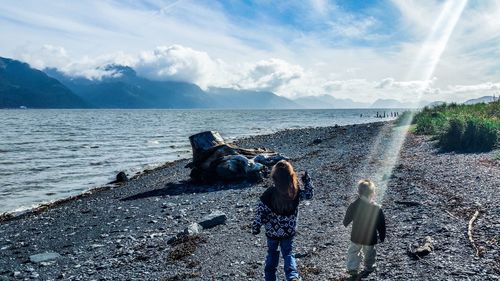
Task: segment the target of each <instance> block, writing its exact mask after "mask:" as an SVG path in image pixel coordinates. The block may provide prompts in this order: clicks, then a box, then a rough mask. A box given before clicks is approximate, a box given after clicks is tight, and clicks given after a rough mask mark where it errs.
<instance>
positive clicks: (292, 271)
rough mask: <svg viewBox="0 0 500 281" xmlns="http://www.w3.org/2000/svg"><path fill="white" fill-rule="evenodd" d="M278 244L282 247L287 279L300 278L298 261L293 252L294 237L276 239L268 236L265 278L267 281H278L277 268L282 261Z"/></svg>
mask: <svg viewBox="0 0 500 281" xmlns="http://www.w3.org/2000/svg"><path fill="white" fill-rule="evenodd" d="M278 246H279V247H280V248H281V254H282V255H283V259H284V260H285V265H284V270H285V277H286V280H287V281H288V280H291V279H292V278H299V273H298V272H297V262H295V256H294V254H293V237H292V238H289V239H285V240H275V239H270V238H267V257H266V267H265V269H264V272H265V280H266V281H276V280H278V277H277V276H276V269H277V268H278V264H279V262H280V252H279V250H278Z"/></svg>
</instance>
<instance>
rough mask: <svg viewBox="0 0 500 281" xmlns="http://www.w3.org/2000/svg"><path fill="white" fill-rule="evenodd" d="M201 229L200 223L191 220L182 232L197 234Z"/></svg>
mask: <svg viewBox="0 0 500 281" xmlns="http://www.w3.org/2000/svg"><path fill="white" fill-rule="evenodd" d="M202 230H203V227H202V226H201V225H200V224H198V223H196V222H193V223H191V224H190V225H189V226H188V227H186V228H185V229H184V231H183V233H184V234H186V235H196V234H199V233H200V232H201V231H202Z"/></svg>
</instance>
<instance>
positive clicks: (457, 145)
mask: <svg viewBox="0 0 500 281" xmlns="http://www.w3.org/2000/svg"><path fill="white" fill-rule="evenodd" d="M499 129H500V128H499V127H498V126H497V125H496V124H495V122H493V121H491V120H488V119H483V118H469V119H468V120H463V119H461V118H453V119H451V120H449V124H448V127H447V128H446V130H445V131H443V132H442V133H441V134H439V146H440V147H441V148H443V149H444V150H446V151H461V152H484V151H490V150H492V149H493V148H494V147H495V145H496V143H497V142H498V132H499Z"/></svg>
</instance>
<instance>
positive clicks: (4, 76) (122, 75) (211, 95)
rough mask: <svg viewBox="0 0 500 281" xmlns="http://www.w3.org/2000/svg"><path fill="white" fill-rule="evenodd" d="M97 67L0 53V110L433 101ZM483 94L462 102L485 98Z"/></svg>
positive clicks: (341, 105) (391, 105)
mask: <svg viewBox="0 0 500 281" xmlns="http://www.w3.org/2000/svg"><path fill="white" fill-rule="evenodd" d="M99 70H104V71H106V72H108V73H113V75H111V76H107V77H102V78H101V79H88V78H84V77H72V76H68V75H66V74H65V73H63V72H61V71H60V70H58V69H55V68H46V69H44V70H43V71H41V70H37V69H34V68H31V67H30V66H29V65H28V64H27V63H24V62H21V61H17V60H13V59H8V58H2V57H0V108H19V107H29V108H185V109H187V108H234V109H243V108H247V109H285V108H311V109H327V108H414V107H423V106H425V105H428V104H432V103H430V102H428V101H423V102H421V103H419V104H405V103H401V102H400V101H397V100H394V99H378V100H376V101H375V102H374V103H371V104H370V103H364V102H356V101H353V100H351V99H339V98H335V97H333V96H331V95H319V96H305V97H299V98H296V99H293V100H292V99H288V98H285V97H282V96H279V95H276V94H274V93H272V92H269V91H257V90H244V89H232V88H215V87H213V88H208V89H206V90H203V89H201V88H200V87H198V86H197V85H195V84H192V83H187V82H179V81H155V80H150V79H147V78H144V77H140V76H138V75H137V73H136V72H135V70H134V69H132V68H131V67H128V66H122V65H115V64H110V65H105V66H103V67H102V68H100V69H99ZM491 100H493V97H490V96H487V97H482V98H479V99H474V100H469V101H467V102H465V103H476V102H489V101H491Z"/></svg>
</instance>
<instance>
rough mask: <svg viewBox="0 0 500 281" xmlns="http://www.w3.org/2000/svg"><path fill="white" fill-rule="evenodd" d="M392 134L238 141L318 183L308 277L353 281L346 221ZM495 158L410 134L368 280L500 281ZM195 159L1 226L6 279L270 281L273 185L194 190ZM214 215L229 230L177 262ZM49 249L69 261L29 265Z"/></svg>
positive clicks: (338, 132)
mask: <svg viewBox="0 0 500 281" xmlns="http://www.w3.org/2000/svg"><path fill="white" fill-rule="evenodd" d="M391 130H392V127H391V124H390V123H388V122H376V123H369V124H361V125H350V126H338V127H319V128H310V129H292V130H283V131H280V132H277V133H273V134H268V135H257V136H252V137H246V138H243V139H238V140H237V141H236V143H237V144H238V145H239V146H241V147H248V148H252V147H266V148H269V149H272V150H275V151H277V152H280V153H283V154H284V155H287V156H289V157H290V158H291V159H292V162H293V165H294V166H295V168H296V170H297V171H303V170H307V171H309V172H310V174H311V176H312V178H313V182H314V185H315V197H314V198H313V199H312V200H310V201H307V202H305V203H304V204H302V205H301V206H300V211H299V212H300V219H299V225H298V234H297V236H296V239H295V244H296V254H297V256H298V257H300V258H298V265H299V271H300V273H301V275H302V278H303V279H304V281H307V280H328V279H334V280H345V279H346V277H347V276H346V274H345V273H344V270H345V269H344V267H345V265H344V263H345V251H346V249H347V246H348V241H349V229H348V228H344V227H343V226H342V225H341V222H342V218H343V213H344V211H345V208H346V207H347V206H348V204H349V203H350V202H351V200H352V199H353V198H355V193H354V192H353V189H352V186H353V184H354V183H355V182H356V181H357V179H358V178H359V177H360V176H363V175H364V176H366V175H369V174H370V173H371V172H372V171H374V170H376V168H377V166H378V165H379V164H380V163H378V162H377V161H376V160H377V159H378V158H377V157H375V158H374V159H375V161H366V156H367V155H368V154H370V153H374V155H378V154H377V153H379V152H378V151H372V148H373V147H374V143H376V142H377V139H379V138H381V139H382V140H383V139H385V138H386V136H388V134H390V133H391ZM318 139H319V140H320V141H316V140H318ZM353 140H355V141H353ZM359 140H363V141H359ZM382 143H384V142H382ZM380 153H383V149H381V151H380ZM494 153H495V151H494V152H491V153H483V154H454V153H437V151H436V149H435V148H434V146H433V142H432V141H430V140H429V138H428V137H422V136H415V135H411V134H410V135H409V136H408V138H407V141H406V142H405V144H404V147H403V149H402V151H401V153H400V160H399V162H398V164H397V165H396V167H395V169H394V173H393V175H392V176H391V177H390V178H389V184H388V189H387V193H386V194H385V196H384V198H383V199H382V202H383V208H384V212H385V213H386V218H387V220H388V238H387V242H386V243H382V244H380V245H379V254H378V257H377V259H378V261H379V270H378V271H377V272H376V273H375V274H374V275H373V276H371V277H369V278H368V279H367V280H415V279H419V278H421V279H426V280H443V279H447V278H448V279H452V280H462V279H467V278H469V279H473V280H485V279H495V278H496V279H498V278H500V275H499V274H500V268H499V266H498V264H496V263H497V262H498V261H497V260H495V257H496V253H498V252H496V251H497V250H496V249H498V241H496V240H494V238H495V235H498V226H496V224H495V222H497V221H498V217H499V216H500V208H499V207H498V206H499V204H498V203H500V198H499V196H498V195H497V194H496V193H495V191H496V189H497V186H498V185H499V184H500V175H498V173H495V171H498V169H499V167H500V166H499V163H498V162H499V161H498V160H491V158H492V156H493V154H494ZM188 161H189V159H183V160H176V161H175V162H170V163H169V164H168V166H162V167H158V168H157V169H155V170H153V171H152V172H148V173H144V174H141V175H140V176H138V177H137V178H135V179H134V180H131V181H129V182H126V183H124V184H123V185H121V186H119V187H116V188H110V189H106V190H101V191H99V192H95V193H92V194H89V195H88V196H85V197H83V198H81V200H71V201H67V202H64V203H62V204H59V205H57V206H54V207H51V208H47V209H45V210H43V211H42V212H40V213H34V214H31V215H25V216H24V217H22V218H19V219H14V220H10V221H4V222H0V268H1V270H0V280H1V278H4V279H5V280H16V279H24V278H32V279H42V280H46V279H64V280H66V279H67V280H91V279H96V280H124V279H136V280H185V279H189V280H207V279H209V280H212V279H216V280H234V279H241V278H244V279H246V280H260V279H261V277H260V276H261V274H262V272H263V267H264V266H263V264H264V259H265V249H266V246H265V245H266V244H265V243H266V241H265V238H264V237H263V235H260V236H252V235H251V234H250V230H249V228H248V227H249V224H250V223H251V220H252V218H253V207H254V204H255V203H256V202H257V200H258V198H259V196H260V194H261V193H262V192H263V190H264V189H265V188H266V187H267V186H268V185H269V184H270V181H269V180H268V179H266V180H265V181H264V182H261V183H248V182H236V183H214V184H211V185H193V184H190V183H189V182H186V180H187V179H188V178H189V170H188V169H185V168H184V165H185V164H186V163H187V162H188ZM402 201H406V202H416V204H415V205H404V204H403V205H402V204H400V203H398V202H402ZM417 203H418V204H417ZM474 203H477V204H478V205H475V204H474ZM479 204H480V206H481V209H480V210H481V213H480V215H479V217H478V219H477V220H476V221H475V223H474V231H473V235H474V238H475V239H476V243H477V245H478V246H479V248H480V249H483V251H484V253H483V254H482V256H479V257H478V256H476V254H475V252H474V250H473V248H472V247H471V246H470V243H469V241H468V240H467V237H466V233H467V223H468V222H469V220H470V218H471V216H472V215H473V214H474V212H475V211H476V210H477V208H478V207H477V206H479ZM214 211H220V212H223V213H225V214H226V215H227V222H226V224H224V225H219V226H216V227H214V228H211V229H208V230H204V231H203V232H201V233H200V234H199V236H198V237H199V239H198V240H196V241H197V242H196V243H195V244H193V245H194V246H193V248H189V251H188V252H187V254H186V255H180V256H179V255H178V254H179V248H178V247H177V246H175V245H170V244H168V243H167V241H168V240H169V239H170V238H171V237H173V236H174V235H175V234H176V233H178V232H180V231H182V230H183V229H184V228H186V227H187V226H188V225H189V224H190V223H192V222H197V221H200V220H201V219H203V217H205V216H206V215H208V214H210V213H212V212H214ZM450 214H451V215H450ZM426 236H431V237H432V238H433V239H434V240H435V249H434V251H433V252H432V253H431V254H429V255H428V256H425V257H422V259H421V260H414V259H412V258H411V257H410V256H408V254H407V253H406V251H407V248H408V245H409V244H413V243H420V241H421V240H422V239H424V238H425V237H426ZM495 241H496V242H495ZM228 245H230V246H228ZM186 249H187V248H186ZM47 252H55V253H58V254H59V255H60V257H59V258H57V259H55V260H50V261H47V262H44V263H36V262H32V261H30V256H32V255H35V254H41V253H47ZM174 253H175V254H176V255H174ZM280 270H281V271H282V269H280Z"/></svg>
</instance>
